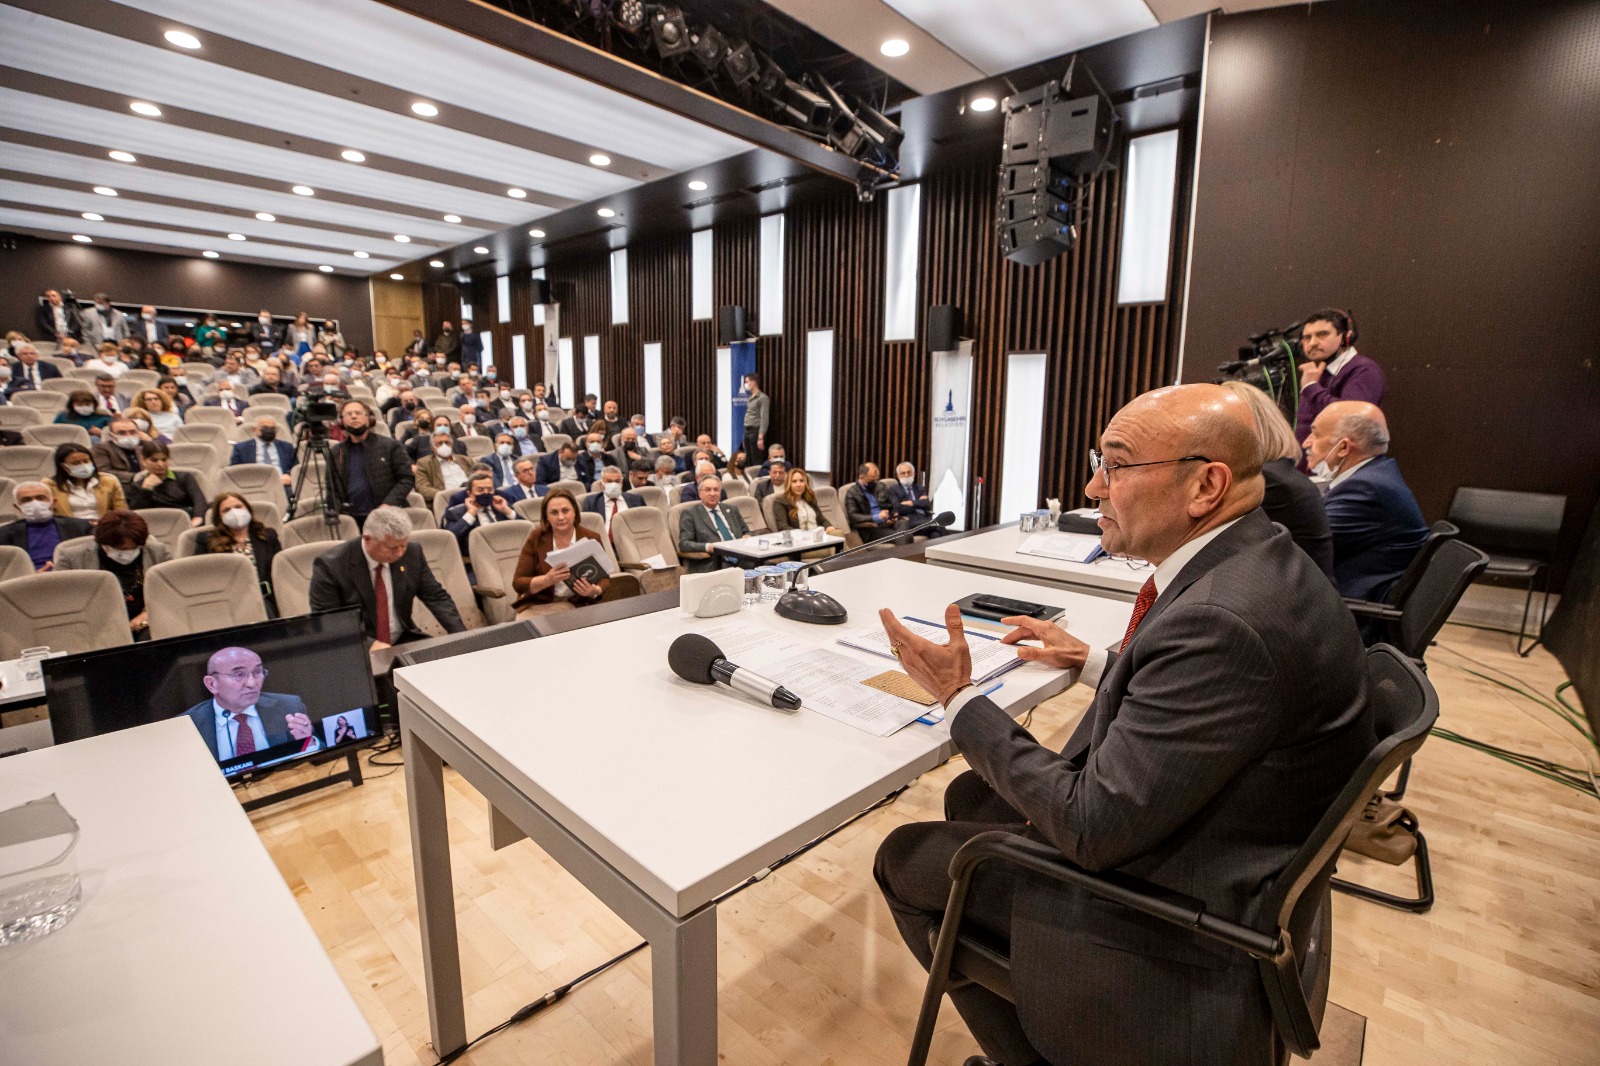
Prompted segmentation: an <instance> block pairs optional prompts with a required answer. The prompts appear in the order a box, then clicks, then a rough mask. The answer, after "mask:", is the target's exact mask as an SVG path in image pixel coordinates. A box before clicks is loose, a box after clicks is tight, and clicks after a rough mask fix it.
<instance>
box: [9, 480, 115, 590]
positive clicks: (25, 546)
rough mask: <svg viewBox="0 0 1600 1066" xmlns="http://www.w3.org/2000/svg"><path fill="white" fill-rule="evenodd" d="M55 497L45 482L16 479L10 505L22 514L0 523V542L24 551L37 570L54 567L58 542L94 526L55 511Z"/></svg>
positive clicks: (88, 532) (86, 533) (82, 534)
mask: <svg viewBox="0 0 1600 1066" xmlns="http://www.w3.org/2000/svg"><path fill="white" fill-rule="evenodd" d="M54 499H55V497H54V495H53V494H52V493H51V492H50V489H49V486H47V485H45V483H44V482H42V481H19V482H17V484H16V485H15V486H13V487H12V489H11V504H12V507H13V508H14V509H15V510H16V512H17V514H19V515H21V516H22V517H21V518H18V519H17V520H16V521H14V522H7V523H6V524H5V525H0V544H9V545H11V546H12V547H14V548H21V549H22V550H23V551H25V552H27V553H28V558H29V559H31V560H32V561H33V568H34V569H35V570H37V571H38V572H39V573H44V572H45V571H46V570H53V569H55V564H54V563H53V562H52V560H53V559H54V558H55V553H56V545H57V544H60V543H61V542H62V541H64V540H71V539H72V538H74V537H87V536H89V535H90V534H91V533H93V532H94V526H93V525H91V524H90V523H88V522H86V521H84V520H83V519H81V518H72V517H69V516H63V515H58V514H54V513H53V511H54V506H53V502H54Z"/></svg>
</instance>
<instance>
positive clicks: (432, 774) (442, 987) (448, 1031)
mask: <svg viewBox="0 0 1600 1066" xmlns="http://www.w3.org/2000/svg"><path fill="white" fill-rule="evenodd" d="M409 703H410V701H409V700H406V699H404V698H402V699H401V700H400V737H401V743H402V744H403V745H404V748H405V765H406V803H407V805H408V806H409V807H410V808H411V810H410V814H411V862H412V866H413V869H414V874H415V877H416V881H417V917H418V919H419V920H420V922H421V925H422V967H423V973H424V975H425V976H426V978H427V991H428V1025H429V1031H430V1032H431V1033H432V1036H433V1049H434V1051H435V1052H437V1053H438V1054H439V1055H441V1056H443V1055H446V1054H448V1053H450V1052H452V1051H454V1050H455V1049H456V1048H458V1047H460V1046H461V1045H462V1044H465V1043H466V1042H467V1018H466V1006H465V1003H464V1001H463V999H462V988H461V951H460V946H459V944H458V942H457V940H456V908H455V884H454V881H453V879H452V878H451V875H450V828H449V823H448V822H447V821H446V816H445V805H444V761H443V760H442V759H440V758H439V753H438V752H436V751H434V750H433V749H432V748H430V747H429V746H428V745H427V744H426V743H424V742H423V740H422V739H421V738H420V737H419V736H417V734H416V733H414V732H412V731H411V729H410V728H409V724H408V719H409V717H410V716H411V714H413V713H415V712H414V711H412V710H411V708H410V707H409Z"/></svg>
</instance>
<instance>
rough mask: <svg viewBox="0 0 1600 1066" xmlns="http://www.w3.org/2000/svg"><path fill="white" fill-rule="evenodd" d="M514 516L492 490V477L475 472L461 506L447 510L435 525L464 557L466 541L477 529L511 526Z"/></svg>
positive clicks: (508, 504)
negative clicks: (450, 536) (449, 535)
mask: <svg viewBox="0 0 1600 1066" xmlns="http://www.w3.org/2000/svg"><path fill="white" fill-rule="evenodd" d="M516 520H517V512H515V511H513V510H512V509H511V504H510V502H509V501H507V499H506V498H505V497H504V496H502V495H501V494H500V490H499V489H497V488H495V484H494V477H493V476H492V475H491V474H490V473H489V472H488V471H487V470H475V471H473V473H472V476H471V477H470V478H468V479H467V488H466V495H465V496H464V497H463V500H462V502H461V503H458V504H456V505H455V506H454V507H451V508H448V509H447V510H446V511H445V513H444V518H443V519H441V520H440V522H439V524H440V525H441V526H443V527H444V528H445V529H447V530H449V531H450V532H451V533H454V534H455V535H456V542H457V543H458V544H460V545H461V554H462V555H466V554H467V538H468V537H469V536H471V535H472V531H473V530H474V529H477V528H478V527H479V526H488V525H493V524H494V523H496V522H513V521H516Z"/></svg>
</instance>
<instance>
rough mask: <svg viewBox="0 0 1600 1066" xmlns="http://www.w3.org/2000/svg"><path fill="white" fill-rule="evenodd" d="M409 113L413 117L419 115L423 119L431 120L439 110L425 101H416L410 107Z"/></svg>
mask: <svg viewBox="0 0 1600 1066" xmlns="http://www.w3.org/2000/svg"><path fill="white" fill-rule="evenodd" d="M411 112H412V114H415V115H421V116H422V117H423V118H432V117H433V116H435V115H437V114H438V113H439V109H438V108H437V107H435V106H434V105H432V104H430V103H428V102H427V101H426V100H418V101H417V102H416V103H414V104H412V105H411Z"/></svg>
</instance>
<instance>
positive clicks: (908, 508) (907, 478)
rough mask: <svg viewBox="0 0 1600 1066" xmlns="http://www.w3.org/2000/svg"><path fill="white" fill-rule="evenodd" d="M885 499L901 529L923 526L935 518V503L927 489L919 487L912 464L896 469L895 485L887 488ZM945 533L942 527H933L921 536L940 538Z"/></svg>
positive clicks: (902, 465)
mask: <svg viewBox="0 0 1600 1066" xmlns="http://www.w3.org/2000/svg"><path fill="white" fill-rule="evenodd" d="M884 499H885V500H887V502H888V504H889V513H890V514H891V515H892V516H893V517H894V519H895V524H896V526H898V527H899V528H900V529H909V528H910V527H912V526H915V525H921V524H922V523H923V522H926V521H928V520H929V519H930V518H932V517H933V501H932V500H930V499H929V498H928V492H927V489H926V488H919V487H918V486H917V468H916V467H914V466H912V465H911V464H910V463H901V464H900V465H899V466H897V467H895V468H894V483H893V484H891V485H887V486H885V492H884ZM944 532H945V531H944V530H943V529H941V528H940V527H938V526H933V527H931V528H929V529H925V530H923V531H922V533H921V534H919V536H929V537H938V536H943V534H944Z"/></svg>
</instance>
